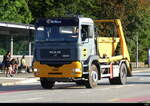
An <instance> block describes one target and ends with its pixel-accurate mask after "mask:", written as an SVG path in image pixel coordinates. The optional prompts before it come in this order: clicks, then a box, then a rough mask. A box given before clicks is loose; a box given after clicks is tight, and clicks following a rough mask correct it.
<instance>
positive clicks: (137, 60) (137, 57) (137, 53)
mask: <svg viewBox="0 0 150 106" xmlns="http://www.w3.org/2000/svg"><path fill="white" fill-rule="evenodd" d="M138 39H139V38H138V32H137V37H136V68H138V67H139V65H138V62H139V52H138V50H139V42H138Z"/></svg>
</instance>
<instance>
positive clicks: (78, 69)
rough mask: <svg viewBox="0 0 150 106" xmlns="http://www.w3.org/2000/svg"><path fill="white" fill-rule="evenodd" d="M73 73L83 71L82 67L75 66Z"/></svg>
mask: <svg viewBox="0 0 150 106" xmlns="http://www.w3.org/2000/svg"><path fill="white" fill-rule="evenodd" d="M72 71H73V73H81V69H80V68H74V69H72Z"/></svg>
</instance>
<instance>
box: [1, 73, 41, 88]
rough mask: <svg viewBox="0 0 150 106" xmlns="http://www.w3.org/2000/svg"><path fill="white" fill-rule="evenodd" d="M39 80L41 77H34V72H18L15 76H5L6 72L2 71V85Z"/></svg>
mask: <svg viewBox="0 0 150 106" xmlns="http://www.w3.org/2000/svg"><path fill="white" fill-rule="evenodd" d="M38 80H39V78H36V77H34V74H33V73H18V74H17V75H16V76H14V77H5V75H4V73H0V86H11V85H17V84H25V83H32V82H36V81H38Z"/></svg>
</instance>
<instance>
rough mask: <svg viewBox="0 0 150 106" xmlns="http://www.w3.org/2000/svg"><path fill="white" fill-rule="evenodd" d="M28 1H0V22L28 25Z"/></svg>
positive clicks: (29, 20) (29, 17) (29, 13)
mask: <svg viewBox="0 0 150 106" xmlns="http://www.w3.org/2000/svg"><path fill="white" fill-rule="evenodd" d="M27 3H28V0H0V21H1V22H16V23H30V22H31V21H32V15H31V12H30V10H29V8H28V4H27Z"/></svg>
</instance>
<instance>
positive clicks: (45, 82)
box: [40, 78, 55, 89]
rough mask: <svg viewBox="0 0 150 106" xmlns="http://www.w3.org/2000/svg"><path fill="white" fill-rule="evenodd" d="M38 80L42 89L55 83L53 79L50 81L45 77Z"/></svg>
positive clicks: (49, 87) (48, 87)
mask: <svg viewBox="0 0 150 106" xmlns="http://www.w3.org/2000/svg"><path fill="white" fill-rule="evenodd" d="M40 82H41V86H42V87H43V88H44V89H51V88H52V87H53V86H54V84H55V81H50V80H48V79H47V78H40Z"/></svg>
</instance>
